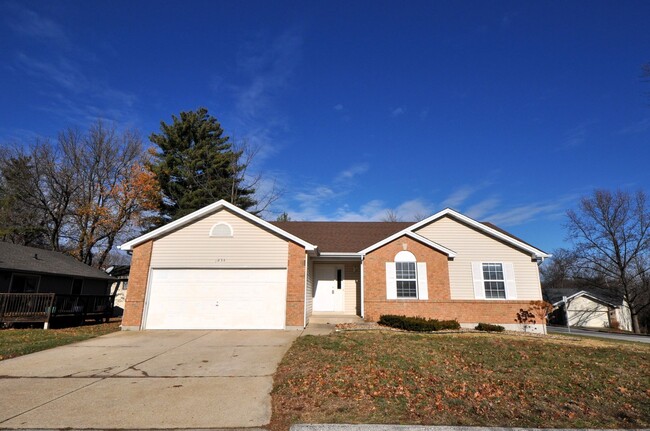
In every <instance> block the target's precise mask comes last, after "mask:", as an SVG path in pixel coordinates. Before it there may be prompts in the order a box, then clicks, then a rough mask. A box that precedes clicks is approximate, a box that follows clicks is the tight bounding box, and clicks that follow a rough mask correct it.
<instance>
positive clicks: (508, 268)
mask: <svg viewBox="0 0 650 431" xmlns="http://www.w3.org/2000/svg"><path fill="white" fill-rule="evenodd" d="M503 277H504V278H505V279H506V299H517V285H516V283H515V266H514V265H513V264H512V262H504V264H503Z"/></svg>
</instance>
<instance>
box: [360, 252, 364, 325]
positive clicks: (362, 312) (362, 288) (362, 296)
mask: <svg viewBox="0 0 650 431" xmlns="http://www.w3.org/2000/svg"><path fill="white" fill-rule="evenodd" d="M364 257H365V256H363V255H362V256H361V318H362V319H363V316H364V314H365V307H364V301H363V298H364V292H363V291H364V284H363V258H364Z"/></svg>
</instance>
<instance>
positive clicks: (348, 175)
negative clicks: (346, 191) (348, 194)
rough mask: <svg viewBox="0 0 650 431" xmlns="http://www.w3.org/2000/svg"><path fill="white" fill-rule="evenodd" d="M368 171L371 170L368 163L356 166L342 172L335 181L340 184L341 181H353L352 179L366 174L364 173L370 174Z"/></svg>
mask: <svg viewBox="0 0 650 431" xmlns="http://www.w3.org/2000/svg"><path fill="white" fill-rule="evenodd" d="M368 169H370V165H368V163H357V164H354V165H352V166H350V167H349V168H347V169H345V170H343V171H341V172H340V173H339V174H338V175H337V176H336V178H335V179H334V181H337V182H340V181H345V180H351V179H353V178H354V177H356V176H358V175H361V174H364V173H366V172H368Z"/></svg>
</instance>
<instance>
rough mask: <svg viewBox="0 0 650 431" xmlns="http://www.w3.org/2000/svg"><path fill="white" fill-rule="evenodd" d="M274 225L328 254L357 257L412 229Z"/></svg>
mask: <svg viewBox="0 0 650 431" xmlns="http://www.w3.org/2000/svg"><path fill="white" fill-rule="evenodd" d="M271 224H273V225H274V226H276V227H279V228H280V229H282V230H284V231H286V232H289V233H290V234H292V235H295V236H297V237H298V238H301V239H303V240H305V241H308V242H309V243H311V244H314V245H317V246H318V249H319V250H320V251H321V252H325V253H327V252H339V253H356V252H358V251H360V250H363V249H364V248H366V247H370V246H371V245H373V244H376V243H378V242H379V241H381V240H382V239H385V238H387V237H389V236H391V235H393V234H394V233H397V232H399V231H401V230H403V229H406V228H407V227H409V226H412V225H413V223H408V222H346V221H286V222H271Z"/></svg>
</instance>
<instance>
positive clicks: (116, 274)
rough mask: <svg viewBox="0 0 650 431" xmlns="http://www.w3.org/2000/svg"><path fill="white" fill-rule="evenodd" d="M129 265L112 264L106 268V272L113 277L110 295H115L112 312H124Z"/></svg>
mask: <svg viewBox="0 0 650 431" xmlns="http://www.w3.org/2000/svg"><path fill="white" fill-rule="evenodd" d="M130 271H131V266H130V265H114V266H110V267H108V268H106V273H107V274H108V275H110V276H111V277H113V278H114V282H113V284H111V295H113V296H114V297H115V300H114V302H113V314H114V315H115V316H121V315H122V314H124V301H125V300H126V290H127V289H128V287H129V272H130Z"/></svg>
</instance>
